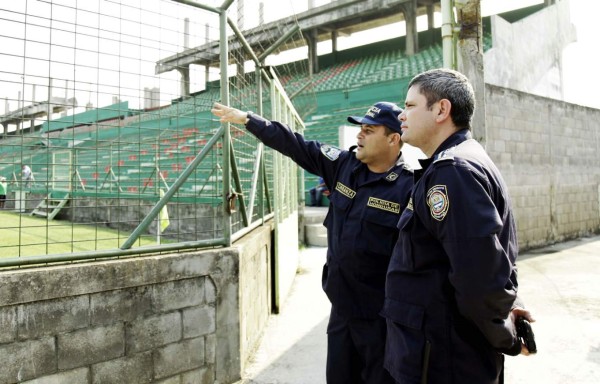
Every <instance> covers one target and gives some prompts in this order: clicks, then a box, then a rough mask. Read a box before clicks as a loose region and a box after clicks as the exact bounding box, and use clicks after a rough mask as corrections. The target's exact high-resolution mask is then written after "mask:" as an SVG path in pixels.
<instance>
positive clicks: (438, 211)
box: [427, 185, 450, 221]
mask: <svg viewBox="0 0 600 384" xmlns="http://www.w3.org/2000/svg"><path fill="white" fill-rule="evenodd" d="M427 205H429V211H430V212H431V217H433V218H434V219H436V220H437V221H442V220H444V218H445V217H446V214H447V213H448V207H449V206H450V200H449V199H448V192H447V191H446V186H445V185H434V186H433V187H431V188H430V189H429V191H427Z"/></svg>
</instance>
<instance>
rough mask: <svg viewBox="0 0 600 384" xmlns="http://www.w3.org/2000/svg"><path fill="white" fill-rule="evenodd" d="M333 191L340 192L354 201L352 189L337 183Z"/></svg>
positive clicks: (354, 192) (354, 194)
mask: <svg viewBox="0 0 600 384" xmlns="http://www.w3.org/2000/svg"><path fill="white" fill-rule="evenodd" d="M335 190H336V191H338V192H340V193H341V194H342V195H344V196H346V197H349V198H351V199H354V196H356V191H353V190H352V189H350V188H348V187H346V186H345V185H344V184H342V183H340V182H339V181H338V182H337V184H336V185H335Z"/></svg>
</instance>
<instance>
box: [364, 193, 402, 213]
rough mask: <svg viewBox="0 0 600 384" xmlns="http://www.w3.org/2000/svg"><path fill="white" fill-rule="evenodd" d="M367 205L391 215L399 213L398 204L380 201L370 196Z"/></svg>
mask: <svg viewBox="0 0 600 384" xmlns="http://www.w3.org/2000/svg"><path fill="white" fill-rule="evenodd" d="M367 205H368V206H369V207H373V208H377V209H382V210H384V211H388V212H392V213H400V204H398V203H394V202H393V201H387V200H382V199H378V198H376V197H372V196H371V197H369V201H368V202H367Z"/></svg>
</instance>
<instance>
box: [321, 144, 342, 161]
mask: <svg viewBox="0 0 600 384" xmlns="http://www.w3.org/2000/svg"><path fill="white" fill-rule="evenodd" d="M341 152H342V150H341V149H339V148H337V147H333V146H331V145H327V144H324V145H321V153H322V154H323V156H325V157H326V158H328V159H329V160H331V161H336V160H337V159H338V157H340V153H341Z"/></svg>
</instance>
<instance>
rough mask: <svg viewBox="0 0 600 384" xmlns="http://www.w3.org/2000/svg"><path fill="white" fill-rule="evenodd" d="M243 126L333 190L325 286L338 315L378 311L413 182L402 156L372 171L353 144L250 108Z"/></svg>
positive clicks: (370, 315) (374, 315) (368, 315)
mask: <svg viewBox="0 0 600 384" xmlns="http://www.w3.org/2000/svg"><path fill="white" fill-rule="evenodd" d="M246 128H247V129H248V131H250V132H251V133H252V134H254V135H255V136H256V137H258V139H260V140H261V141H262V142H263V143H264V144H266V145H267V146H269V147H271V148H273V149H275V150H277V151H279V152H281V153H282V154H284V155H286V156H288V157H290V158H291V159H292V160H294V161H295V162H296V163H297V164H298V165H299V166H301V167H302V168H304V169H305V170H307V171H308V172H310V173H313V174H315V175H319V176H321V177H322V178H323V180H324V181H325V184H326V185H327V188H328V189H329V191H330V192H331V194H330V195H329V199H330V207H329V211H328V213H327V217H326V218H325V222H324V225H325V226H326V227H327V244H328V249H327V262H326V264H325V266H324V268H323V289H324V290H325V293H326V294H327V296H328V297H329V300H330V301H331V304H332V306H333V308H334V309H335V310H336V311H337V313H339V314H340V315H341V316H346V317H356V318H377V317H379V311H380V310H381V308H382V305H383V299H384V288H385V275H386V271H387V267H388V263H389V260H390V256H391V254H392V249H393V247H394V244H395V242H396V239H397V238H398V229H397V223H398V219H399V217H400V213H401V212H402V210H404V208H405V206H406V203H407V201H408V197H409V195H410V190H411V187H412V180H413V178H412V172H411V171H410V170H409V168H408V167H407V166H405V164H404V162H403V160H402V157H400V158H399V160H398V161H397V163H396V164H395V165H394V166H393V167H392V168H391V169H389V170H388V171H387V172H384V173H381V174H374V173H371V172H369V170H368V168H367V166H366V165H365V164H363V163H362V162H360V160H358V159H356V155H355V154H354V152H353V151H352V149H351V150H350V151H345V150H341V149H339V148H336V147H333V146H329V145H322V144H320V143H319V142H317V141H308V140H305V139H304V137H303V136H302V135H300V134H298V133H294V132H293V131H291V130H290V128H289V127H287V126H285V125H284V124H281V123H278V122H276V121H268V120H266V119H264V118H262V117H260V116H257V115H253V114H250V116H249V121H248V123H247V124H246Z"/></svg>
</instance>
